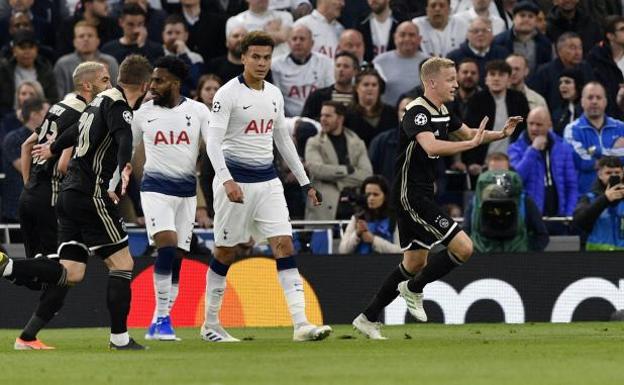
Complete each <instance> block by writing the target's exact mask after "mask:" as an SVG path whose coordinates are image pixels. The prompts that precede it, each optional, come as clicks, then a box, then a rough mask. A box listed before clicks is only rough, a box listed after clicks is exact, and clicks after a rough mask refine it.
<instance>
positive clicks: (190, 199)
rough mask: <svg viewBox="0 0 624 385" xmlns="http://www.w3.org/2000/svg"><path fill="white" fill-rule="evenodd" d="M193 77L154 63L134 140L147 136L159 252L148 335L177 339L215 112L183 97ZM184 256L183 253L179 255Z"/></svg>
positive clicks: (173, 64) (148, 219)
mask: <svg viewBox="0 0 624 385" xmlns="http://www.w3.org/2000/svg"><path fill="white" fill-rule="evenodd" d="M187 75H188V68H187V66H186V64H185V63H184V62H183V61H182V60H180V59H178V58H176V57H175V56H164V57H162V58H160V59H158V60H157V61H156V63H155V64H154V72H153V73H152V80H151V82H150V94H151V96H152V100H150V101H149V102H147V103H144V104H143V105H142V106H141V108H139V110H138V111H136V112H135V113H134V119H133V120H132V134H133V136H134V139H133V142H134V145H135V146H136V145H137V144H138V143H139V142H140V141H141V140H143V143H144V146H145V166H144V168H143V181H142V182H141V205H142V207H143V213H144V214H145V226H146V228H147V233H148V235H149V238H150V243H152V242H153V243H155V244H156V248H157V250H158V255H157V257H156V262H155V263H154V288H155V290H154V292H155V295H156V308H155V310H154V318H153V320H152V325H151V326H150V328H149V331H148V332H147V334H146V335H145V338H146V339H159V340H168V341H171V340H175V339H176V335H175V332H174V330H173V327H172V325H171V317H170V314H169V313H170V309H171V307H172V306H173V302H174V301H175V298H176V297H177V290H174V289H173V285H172V275H173V274H176V275H179V272H180V266H181V261H182V260H181V259H180V258H177V257H179V256H181V254H183V253H184V252H187V253H188V252H189V249H190V246H191V237H192V233H193V222H194V219H195V210H196V207H197V197H196V196H195V192H196V189H197V183H196V181H197V178H196V177H195V173H196V164H197V156H198V154H199V148H200V143H201V140H200V136H203V137H206V133H207V130H208V121H209V118H210V116H209V115H210V110H209V109H208V107H207V106H206V105H205V104H203V103H199V102H196V101H194V100H191V99H189V98H186V97H184V96H181V95H180V86H181V85H182V83H183V82H184V80H185V79H186V77H187ZM176 254H180V255H176Z"/></svg>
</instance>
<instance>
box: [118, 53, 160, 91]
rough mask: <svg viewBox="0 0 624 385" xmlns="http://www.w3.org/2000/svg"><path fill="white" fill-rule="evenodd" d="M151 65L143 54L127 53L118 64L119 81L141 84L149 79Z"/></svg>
mask: <svg viewBox="0 0 624 385" xmlns="http://www.w3.org/2000/svg"><path fill="white" fill-rule="evenodd" d="M151 75H152V65H151V64H150V62H149V60H147V58H145V56H141V55H128V56H126V58H125V59H124V60H123V61H122V62H121V64H120V65H119V83H123V84H128V85H137V86H138V85H141V84H144V83H148V82H149V81H150V76H151Z"/></svg>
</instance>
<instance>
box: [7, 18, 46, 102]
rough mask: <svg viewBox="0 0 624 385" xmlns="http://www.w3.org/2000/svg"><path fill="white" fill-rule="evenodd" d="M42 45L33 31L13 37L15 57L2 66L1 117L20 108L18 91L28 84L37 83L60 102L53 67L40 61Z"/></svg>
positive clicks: (23, 32) (42, 60)
mask: <svg viewBox="0 0 624 385" xmlns="http://www.w3.org/2000/svg"><path fill="white" fill-rule="evenodd" d="M38 49H39V43H38V42H37V38H36V37H35V34H34V33H33V32H32V31H28V30H24V31H19V32H17V33H16V34H15V36H14V37H13V57H12V58H11V59H9V60H8V61H6V62H4V63H3V64H0V84H1V85H2V92H1V93H0V114H4V113H6V112H8V111H10V110H12V109H15V108H17V97H16V93H15V89H16V88H17V85H19V84H20V83H21V82H22V81H24V80H31V81H32V80H36V81H38V82H39V83H40V84H41V86H42V87H43V92H44V95H45V97H46V98H47V99H48V100H49V101H50V102H56V101H57V100H58V89H57V87H56V79H55V78H54V73H53V71H52V66H51V65H50V64H49V63H48V61H47V60H45V59H42V58H41V57H39V50H38Z"/></svg>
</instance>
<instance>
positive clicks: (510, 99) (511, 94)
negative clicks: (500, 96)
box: [462, 89, 529, 164]
mask: <svg viewBox="0 0 624 385" xmlns="http://www.w3.org/2000/svg"><path fill="white" fill-rule="evenodd" d="M505 104H506V105H507V115H508V116H522V117H523V118H524V119H525V120H526V117H527V115H528V114H529V102H528V101H527V98H526V96H524V94H523V93H522V92H520V91H515V90H510V89H508V90H507V95H506V96H505ZM485 116H487V117H488V118H489V120H488V123H487V126H486V130H492V127H493V126H494V118H495V117H496V103H495V102H494V97H493V96H492V94H491V93H490V91H489V90H488V89H483V90H481V91H479V92H477V93H476V94H474V95H473V96H472V98H470V100H468V107H467V113H466V118H465V120H464V122H465V123H466V125H468V127H475V128H476V127H479V124H480V123H481V120H483V118H484V117H485ZM525 129H526V123H525V121H523V122H522V123H520V124H518V126H517V127H516V131H514V133H513V135H512V136H511V138H509V139H510V142H514V141H515V140H516V139H517V138H518V136H519V135H520V133H522V131H524V130H525ZM487 149H488V146H487V145H481V146H479V147H477V148H474V149H472V150H469V151H466V152H464V153H462V161H463V162H464V163H466V164H473V163H476V164H483V163H484V161H485V157H486V155H487Z"/></svg>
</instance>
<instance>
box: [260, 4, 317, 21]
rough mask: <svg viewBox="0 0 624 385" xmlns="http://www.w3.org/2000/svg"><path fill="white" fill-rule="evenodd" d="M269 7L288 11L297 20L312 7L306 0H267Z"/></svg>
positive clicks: (308, 12)
mask: <svg viewBox="0 0 624 385" xmlns="http://www.w3.org/2000/svg"><path fill="white" fill-rule="evenodd" d="M269 9H275V10H278V11H288V12H290V13H292V15H293V18H294V19H295V20H297V19H299V18H301V17H303V16H305V15H308V14H310V12H312V9H313V8H312V4H310V2H309V1H308V0H269Z"/></svg>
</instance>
